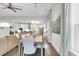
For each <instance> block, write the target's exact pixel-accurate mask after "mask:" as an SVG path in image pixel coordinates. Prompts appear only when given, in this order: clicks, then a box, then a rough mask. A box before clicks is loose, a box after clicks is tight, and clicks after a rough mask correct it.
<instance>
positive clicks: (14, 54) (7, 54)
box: [3, 47, 19, 56]
mask: <svg viewBox="0 0 79 59" xmlns="http://www.w3.org/2000/svg"><path fill="white" fill-rule="evenodd" d="M3 56H19V54H18V47H15V48H14V49H12V50H11V51H9V52H7V53H6V54H4V55H3Z"/></svg>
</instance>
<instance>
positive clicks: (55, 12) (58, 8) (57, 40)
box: [50, 4, 63, 55]
mask: <svg viewBox="0 0 79 59" xmlns="http://www.w3.org/2000/svg"><path fill="white" fill-rule="evenodd" d="M62 10H63V7H62V4H56V5H55V6H54V8H53V9H52V11H51V20H52V23H53V22H54V21H55V20H56V19H57V18H58V17H59V15H62V12H63V11H62ZM51 33H52V34H51V35H52V39H50V42H51V43H52V45H53V46H54V47H55V49H56V50H57V52H58V53H59V54H60V55H61V54H62V53H61V49H62V37H61V34H60V35H59V34H56V33H53V32H51Z"/></svg>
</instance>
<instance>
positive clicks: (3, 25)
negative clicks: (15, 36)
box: [0, 22, 10, 27]
mask: <svg viewBox="0 0 79 59" xmlns="http://www.w3.org/2000/svg"><path fill="white" fill-rule="evenodd" d="M0 27H10V23H7V22H1V23H0Z"/></svg>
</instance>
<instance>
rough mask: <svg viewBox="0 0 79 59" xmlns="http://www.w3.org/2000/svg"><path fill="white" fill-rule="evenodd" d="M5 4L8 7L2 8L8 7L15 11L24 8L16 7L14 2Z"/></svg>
mask: <svg viewBox="0 0 79 59" xmlns="http://www.w3.org/2000/svg"><path fill="white" fill-rule="evenodd" d="M3 5H4V4H3ZM4 6H6V7H4V8H2V9H7V8H8V9H10V10H12V11H14V12H16V11H17V10H22V9H20V8H17V7H15V6H14V5H13V4H12V3H8V5H4Z"/></svg>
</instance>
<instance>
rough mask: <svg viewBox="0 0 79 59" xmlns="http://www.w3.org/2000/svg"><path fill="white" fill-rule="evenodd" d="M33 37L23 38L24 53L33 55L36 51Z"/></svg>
mask: <svg viewBox="0 0 79 59" xmlns="http://www.w3.org/2000/svg"><path fill="white" fill-rule="evenodd" d="M34 41H35V40H34V39H33V38H25V39H22V46H23V55H32V54H34V53H35V51H36V47H35V46H34Z"/></svg>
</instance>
